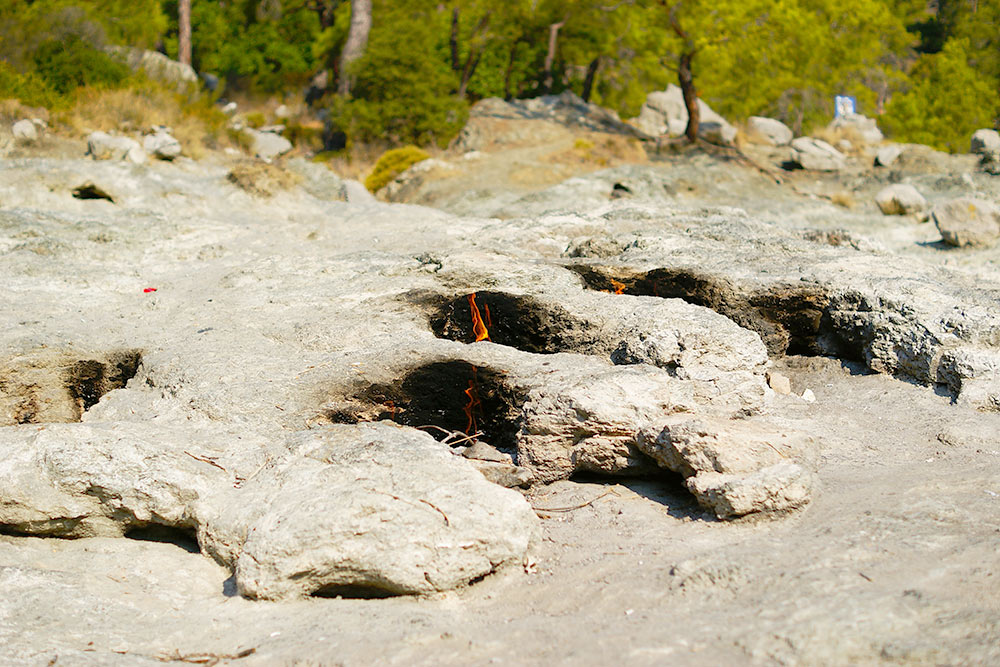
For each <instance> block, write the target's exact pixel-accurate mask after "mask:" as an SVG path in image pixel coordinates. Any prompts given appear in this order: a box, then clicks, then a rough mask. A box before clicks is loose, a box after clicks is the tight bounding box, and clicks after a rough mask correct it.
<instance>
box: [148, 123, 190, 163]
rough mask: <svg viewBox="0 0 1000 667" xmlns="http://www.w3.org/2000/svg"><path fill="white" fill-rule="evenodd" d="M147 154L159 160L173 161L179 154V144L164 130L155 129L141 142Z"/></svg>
mask: <svg viewBox="0 0 1000 667" xmlns="http://www.w3.org/2000/svg"><path fill="white" fill-rule="evenodd" d="M142 147H143V149H145V151H146V152H147V153H149V154H150V155H152V156H153V157H156V158H158V159H160V160H173V159H174V158H176V157H177V156H179V155H180V154H181V142H179V141H177V139H175V138H174V137H173V136H172V135H171V134H170V132H168V131H167V130H166V129H165V128H157V130H156V131H155V132H154V133H153V134H147V135H146V136H145V137H144V138H143V140H142Z"/></svg>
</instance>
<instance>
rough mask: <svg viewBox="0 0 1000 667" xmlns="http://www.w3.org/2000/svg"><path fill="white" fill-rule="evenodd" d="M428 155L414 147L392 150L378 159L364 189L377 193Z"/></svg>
mask: <svg viewBox="0 0 1000 667" xmlns="http://www.w3.org/2000/svg"><path fill="white" fill-rule="evenodd" d="M429 157H430V155H428V154H427V152H426V151H424V150H421V149H420V148H417V147H416V146H403V147H402V148H393V149H392V150H388V151H386V152H385V153H383V154H382V156H381V157H379V159H378V162H376V163H375V167H374V168H373V169H372V173H370V174H368V178H366V179H365V187H366V188H368V190H369V191H370V192H378V191H379V190H381V189H382V188H384V187H385V186H386V185H388V184H389V183H391V182H392V180H393V179H394V178H396V177H397V176H399V175H400V174H402V173H403V172H404V171H406V170H407V169H409V168H410V167H412V166H413V165H415V164H416V163H418V162H423V161H424V160H426V159H427V158H429Z"/></svg>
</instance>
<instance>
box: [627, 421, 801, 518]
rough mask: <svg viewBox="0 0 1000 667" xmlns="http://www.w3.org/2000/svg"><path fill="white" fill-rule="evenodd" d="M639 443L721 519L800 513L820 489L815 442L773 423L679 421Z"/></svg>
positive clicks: (650, 434)
mask: <svg viewBox="0 0 1000 667" xmlns="http://www.w3.org/2000/svg"><path fill="white" fill-rule="evenodd" d="M639 442H640V444H639V447H640V448H641V449H642V450H643V451H644V452H645V453H646V454H648V455H649V456H651V457H652V458H653V459H654V460H656V462H657V463H659V464H660V465H661V466H664V467H666V468H669V469H670V470H673V471H674V472H678V473H680V474H681V475H683V476H684V477H685V484H686V485H687V487H688V489H689V490H690V491H691V492H692V493H694V494H695V497H697V498H698V502H699V503H701V504H702V505H703V506H704V507H706V508H708V509H711V510H712V511H713V512H715V514H716V516H718V517H719V518H720V519H728V518H734V517H738V516H744V515H747V514H775V513H784V512H789V511H792V510H797V509H801V508H802V507H804V506H805V505H807V504H808V503H809V502H810V500H811V499H812V495H813V491H814V489H815V487H816V478H815V475H814V474H813V473H812V472H811V468H812V467H813V466H814V465H815V460H816V456H817V452H816V450H815V444H814V443H813V441H812V439H811V438H809V437H807V436H805V435H803V434H801V433H796V432H787V431H782V430H778V429H777V428H775V427H774V426H771V425H769V424H765V423H761V422H757V421H751V420H718V419H714V420H706V419H691V418H677V419H676V420H674V421H672V422H671V423H669V424H668V425H667V426H666V427H664V428H663V430H662V431H659V432H657V431H655V430H650V431H647V432H646V433H644V435H643V437H641V438H640V440H639Z"/></svg>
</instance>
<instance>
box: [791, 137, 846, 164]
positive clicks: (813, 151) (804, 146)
mask: <svg viewBox="0 0 1000 667" xmlns="http://www.w3.org/2000/svg"><path fill="white" fill-rule="evenodd" d="M791 145H792V155H791V159H792V162H794V163H796V164H798V165H799V166H800V167H802V168H803V169H811V170H813V171H840V170H841V169H843V168H844V167H845V166H846V162H845V157H844V154H843V153H841V152H840V151H838V150H837V149H836V148H834V147H833V146H831V145H830V144H828V143H826V142H825V141H823V140H822V139H815V138H813V137H798V138H797V139H793V140H792V144H791Z"/></svg>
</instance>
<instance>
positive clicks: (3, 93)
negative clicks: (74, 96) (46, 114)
mask: <svg viewBox="0 0 1000 667" xmlns="http://www.w3.org/2000/svg"><path fill="white" fill-rule="evenodd" d="M0 99H16V100H20V102H21V104H24V105H27V106H32V107H46V108H49V109H55V108H61V107H63V106H65V104H66V102H67V100H66V99H65V98H63V97H62V96H60V95H59V94H58V93H57V92H56V91H54V90H53V89H52V88H51V87H50V86H49V84H48V83H47V82H46V81H45V79H43V78H41V77H40V76H38V75H37V74H35V73H34V72H31V71H28V72H18V71H17V70H16V69H14V67H13V66H11V65H9V64H8V63H5V62H3V61H2V60H0Z"/></svg>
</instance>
